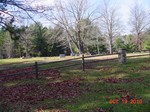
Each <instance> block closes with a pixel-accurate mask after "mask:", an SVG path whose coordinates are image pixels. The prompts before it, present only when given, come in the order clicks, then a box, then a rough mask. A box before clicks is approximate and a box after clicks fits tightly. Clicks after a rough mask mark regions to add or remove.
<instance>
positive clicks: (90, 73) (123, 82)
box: [0, 57, 150, 112]
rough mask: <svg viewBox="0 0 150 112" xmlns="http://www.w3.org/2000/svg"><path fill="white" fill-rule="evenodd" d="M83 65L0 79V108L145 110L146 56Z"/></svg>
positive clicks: (149, 98)
mask: <svg viewBox="0 0 150 112" xmlns="http://www.w3.org/2000/svg"><path fill="white" fill-rule="evenodd" d="M71 63H76V62H71ZM50 66H52V65H50ZM46 67H49V66H45V68H46ZM85 68H86V70H85V72H83V71H82V70H81V66H75V67H68V68H65V69H60V70H53V69H50V70H47V71H43V72H40V78H39V79H38V80H36V79H35V78H34V77H35V75H34V74H31V77H29V76H26V77H25V76H22V77H21V76H20V77H13V78H8V79H1V84H0V111H4V112H9V111H10V112H32V111H33V112H44V111H45V112H149V110H150V106H149V104H150V57H145V58H133V59H128V61H127V63H126V64H118V62H117V60H114V61H109V62H108V61H107V62H99V63H94V64H87V65H86V66H85ZM30 69H32V68H27V69H24V70H30ZM19 71H21V70H16V71H3V73H0V75H1V74H3V75H4V74H10V73H12V72H13V73H14V72H19Z"/></svg>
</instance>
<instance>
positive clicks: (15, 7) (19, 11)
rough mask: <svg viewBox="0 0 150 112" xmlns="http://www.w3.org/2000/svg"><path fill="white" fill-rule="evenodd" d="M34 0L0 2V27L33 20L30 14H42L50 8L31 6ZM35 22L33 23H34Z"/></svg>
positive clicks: (6, 0) (2, 0)
mask: <svg viewBox="0 0 150 112" xmlns="http://www.w3.org/2000/svg"><path fill="white" fill-rule="evenodd" d="M34 2H36V0H32V1H29V0H0V26H3V27H7V23H8V22H10V21H18V20H19V19H29V18H30V19H32V20H33V21H34V19H33V16H32V14H38V13H41V14H42V13H44V12H45V11H47V10H50V9H51V8H50V7H46V6H43V5H41V6H38V5H32V4H33V3H34ZM34 22H35V21H34Z"/></svg>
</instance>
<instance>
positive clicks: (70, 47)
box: [67, 36, 74, 54]
mask: <svg viewBox="0 0 150 112" xmlns="http://www.w3.org/2000/svg"><path fill="white" fill-rule="evenodd" d="M67 41H68V44H69V49H70V52H71V54H74V52H73V50H72V46H71V43H70V40H69V38H68V36H67Z"/></svg>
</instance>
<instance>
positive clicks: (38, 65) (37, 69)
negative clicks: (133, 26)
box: [0, 50, 150, 79]
mask: <svg viewBox="0 0 150 112" xmlns="http://www.w3.org/2000/svg"><path fill="white" fill-rule="evenodd" d="M146 51H148V52H149V54H142V55H133V56H127V58H132V57H141V56H150V51H149V50H144V52H146ZM116 54H118V53H116ZM116 54H114V55H116ZM100 56H110V55H96V56H84V55H82V57H79V58H75V59H68V60H62V61H54V62H48V63H37V62H35V64H32V65H29V66H23V67H20V68H10V69H4V70H1V71H9V70H17V69H21V68H24V67H32V68H33V70H30V71H22V72H19V73H15V74H8V75H0V78H1V77H9V76H17V75H27V74H31V73H35V78H36V79H38V78H39V72H41V71H45V70H49V69H61V68H66V67H71V66H77V65H81V66H82V70H83V71H85V64H88V63H98V62H103V61H111V60H117V59H118V57H115V58H110V59H102V60H94V61H93V60H92V61H89V60H86V59H87V58H93V57H100ZM112 56H113V55H112ZM79 59H81V63H75V64H68V65H63V66H57V67H51V68H46V69H41V67H42V66H44V65H49V64H55V63H61V62H71V61H76V60H79Z"/></svg>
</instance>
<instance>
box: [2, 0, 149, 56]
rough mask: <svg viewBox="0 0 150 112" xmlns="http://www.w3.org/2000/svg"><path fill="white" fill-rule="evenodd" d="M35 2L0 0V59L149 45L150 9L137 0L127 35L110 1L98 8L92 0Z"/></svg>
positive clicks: (82, 52) (117, 12)
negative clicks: (50, 2)
mask: <svg viewBox="0 0 150 112" xmlns="http://www.w3.org/2000/svg"><path fill="white" fill-rule="evenodd" d="M36 3H37V0H31V1H30V0H0V58H11V57H20V56H25V57H30V56H43V57H44V56H58V55H59V54H61V53H65V54H67V55H70V54H71V55H74V54H75V53H79V54H101V53H104V52H107V53H110V54H112V53H113V52H114V51H117V50H118V49H120V48H124V49H126V50H127V51H128V52H134V51H137V50H143V49H150V21H149V17H150V14H149V12H150V11H148V10H146V9H144V7H142V5H139V4H138V3H137V4H135V5H133V6H132V7H131V8H130V14H131V15H130V19H129V23H130V24H129V25H130V27H131V29H132V31H131V34H127V35H122V34H123V24H122V22H121V21H122V20H121V16H120V14H119V11H118V9H119V8H118V7H116V5H114V4H112V3H111V1H106V0H103V2H102V3H101V6H99V8H97V7H94V5H92V6H91V4H90V3H89V1H88V0H67V1H65V2H63V1H62V0H57V1H56V2H55V3H54V4H53V6H46V5H45V6H44V5H39V4H38V5H36ZM37 16H38V17H40V18H38V19H39V20H38V21H40V22H37ZM42 17H44V18H42ZM41 18H42V19H41ZM25 20H29V24H28V25H24V24H23V23H24V21H25ZM31 20H32V22H31ZM44 20H47V22H48V23H47V24H43V22H45V21H44ZM33 22H34V23H33ZM48 25H49V27H48Z"/></svg>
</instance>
